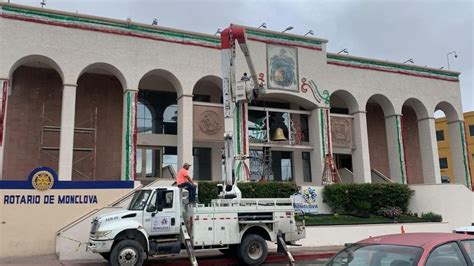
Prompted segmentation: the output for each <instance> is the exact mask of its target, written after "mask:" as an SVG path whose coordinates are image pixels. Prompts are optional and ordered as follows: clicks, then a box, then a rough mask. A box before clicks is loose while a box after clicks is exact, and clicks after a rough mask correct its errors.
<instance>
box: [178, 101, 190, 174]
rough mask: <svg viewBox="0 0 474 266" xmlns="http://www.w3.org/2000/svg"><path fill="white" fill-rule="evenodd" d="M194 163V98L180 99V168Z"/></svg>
mask: <svg viewBox="0 0 474 266" xmlns="http://www.w3.org/2000/svg"><path fill="white" fill-rule="evenodd" d="M185 162H187V163H190V164H192V163H193V96H192V95H186V94H183V95H181V96H179V97H178V168H181V166H182V165H183V163H185Z"/></svg>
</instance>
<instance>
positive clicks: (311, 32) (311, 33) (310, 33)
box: [304, 30, 314, 36]
mask: <svg viewBox="0 0 474 266" xmlns="http://www.w3.org/2000/svg"><path fill="white" fill-rule="evenodd" d="M308 34H309V35H314V32H313V30H309V31H308V32H306V33H305V34H304V36H306V35H308Z"/></svg>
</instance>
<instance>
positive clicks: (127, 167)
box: [121, 90, 138, 181]
mask: <svg viewBox="0 0 474 266" xmlns="http://www.w3.org/2000/svg"><path fill="white" fill-rule="evenodd" d="M137 100H138V91H136V90H127V91H125V93H124V96H123V138H122V139H123V142H122V162H123V164H122V165H123V167H122V177H121V179H122V180H124V181H131V180H134V179H135V173H136V167H137V160H136V159H137Z"/></svg>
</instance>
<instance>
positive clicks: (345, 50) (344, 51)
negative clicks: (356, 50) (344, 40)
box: [337, 48, 349, 55]
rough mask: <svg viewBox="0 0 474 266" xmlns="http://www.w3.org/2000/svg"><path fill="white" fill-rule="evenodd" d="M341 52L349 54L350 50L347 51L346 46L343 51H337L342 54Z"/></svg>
mask: <svg viewBox="0 0 474 266" xmlns="http://www.w3.org/2000/svg"><path fill="white" fill-rule="evenodd" d="M340 53H345V54H346V55H347V54H349V52H348V51H347V49H346V48H344V49H342V50H341V51H339V52H337V54H340Z"/></svg>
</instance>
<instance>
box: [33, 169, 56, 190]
mask: <svg viewBox="0 0 474 266" xmlns="http://www.w3.org/2000/svg"><path fill="white" fill-rule="evenodd" d="M31 184H32V185H33V187H34V188H35V189H36V190H39V191H45V190H48V189H51V188H52V187H53V185H54V176H53V174H52V173H50V172H49V171H47V170H43V171H38V172H36V173H35V174H34V175H33V178H32V179H31Z"/></svg>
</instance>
